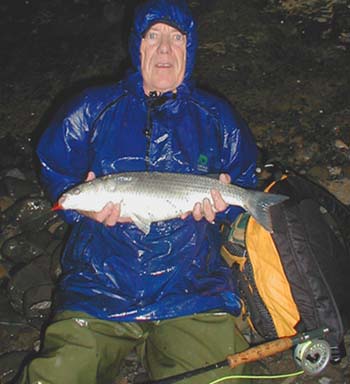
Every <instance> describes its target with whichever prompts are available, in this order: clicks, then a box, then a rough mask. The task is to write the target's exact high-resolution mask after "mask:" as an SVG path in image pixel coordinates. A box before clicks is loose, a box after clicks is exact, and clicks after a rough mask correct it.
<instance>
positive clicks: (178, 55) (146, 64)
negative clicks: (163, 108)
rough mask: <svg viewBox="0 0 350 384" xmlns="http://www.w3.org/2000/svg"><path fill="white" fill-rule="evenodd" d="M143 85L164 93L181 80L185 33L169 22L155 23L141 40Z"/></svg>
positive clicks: (184, 55) (171, 89)
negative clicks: (168, 23)
mask: <svg viewBox="0 0 350 384" xmlns="http://www.w3.org/2000/svg"><path fill="white" fill-rule="evenodd" d="M140 53H141V72H142V77H143V88H144V91H145V93H146V94H147V95H148V94H149V93H150V92H151V91H157V92H160V93H164V92H167V91H175V90H176V88H177V87H178V86H179V85H180V84H181V83H182V81H183V78H184V75H185V67H186V35H183V34H182V33H181V32H180V31H178V30H177V29H176V28H173V27H171V26H170V25H167V24H163V23H157V24H154V25H152V27H151V28H150V29H149V30H148V31H147V32H146V34H145V36H144V38H143V39H142V42H141V48H140Z"/></svg>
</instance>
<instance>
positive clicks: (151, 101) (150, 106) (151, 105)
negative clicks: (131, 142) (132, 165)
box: [143, 91, 163, 171]
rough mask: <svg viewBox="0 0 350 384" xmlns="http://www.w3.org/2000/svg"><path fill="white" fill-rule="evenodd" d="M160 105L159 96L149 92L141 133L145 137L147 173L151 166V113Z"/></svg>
mask: <svg viewBox="0 0 350 384" xmlns="http://www.w3.org/2000/svg"><path fill="white" fill-rule="evenodd" d="M162 103H163V100H162V98H161V96H158V94H157V92H156V91H151V92H150V93H149V97H148V98H147V122H146V128H145V129H144V131H143V133H144V134H145V137H146V155H145V162H146V171H149V168H150V164H151V160H150V151H151V137H152V130H153V121H152V112H153V111H154V109H155V107H157V106H159V105H161V104H162Z"/></svg>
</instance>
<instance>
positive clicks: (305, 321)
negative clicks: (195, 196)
mask: <svg viewBox="0 0 350 384" xmlns="http://www.w3.org/2000/svg"><path fill="white" fill-rule="evenodd" d="M266 190H268V191H270V192H273V193H279V194H283V195H287V196H289V200H287V201H285V202H283V203H281V204H279V205H277V206H274V207H273V208H272V209H271V215H272V224H273V228H274V232H273V233H272V234H271V233H269V232H267V231H266V230H265V229H264V228H262V227H261V226H260V225H259V224H258V223H257V222H256V220H254V219H253V218H252V217H250V216H249V215H247V214H242V215H241V216H240V217H239V218H238V219H237V220H236V221H235V223H233V224H232V225H230V226H229V227H225V228H224V230H223V235H224V241H223V246H222V248H221V253H222V255H223V257H224V258H225V260H226V261H227V262H228V263H229V265H231V266H232V269H233V273H234V274H235V277H236V279H237V284H238V289H239V292H240V294H241V299H242V303H243V308H244V316H245V317H246V318H247V319H248V323H249V324H250V326H251V330H252V334H253V336H254V335H255V341H256V342H261V341H262V340H273V339H276V338H280V337H288V336H293V335H295V334H296V333H299V332H305V331H311V330H314V329H318V328H321V327H327V328H329V330H330V332H329V333H328V335H327V336H326V340H327V341H328V343H329V344H330V347H331V351H332V352H331V360H332V361H333V362H337V361H340V359H341V358H342V357H343V356H345V349H344V342H343V337H344V333H345V329H346V328H347V327H348V318H349V313H350V311H349V307H350V252H349V244H350V242H349V233H350V210H349V208H348V207H347V206H345V205H344V204H342V203H341V202H340V201H339V200H338V199H337V198H336V197H335V196H333V195H332V194H331V193H329V192H328V191H327V190H326V189H325V188H323V187H321V186H320V185H318V184H315V183H314V182H312V181H310V180H308V179H306V178H304V177H302V176H300V175H297V174H292V173H290V174H287V175H282V176H281V177H280V178H279V179H278V180H277V181H274V182H273V183H272V184H270V185H269V186H268V188H267V189H266ZM253 344H254V338H253Z"/></svg>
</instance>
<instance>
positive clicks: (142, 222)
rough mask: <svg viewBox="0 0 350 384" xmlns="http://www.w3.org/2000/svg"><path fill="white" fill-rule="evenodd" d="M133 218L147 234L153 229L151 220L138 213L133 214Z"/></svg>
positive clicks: (138, 226)
mask: <svg viewBox="0 0 350 384" xmlns="http://www.w3.org/2000/svg"><path fill="white" fill-rule="evenodd" d="M131 219H132V221H133V222H134V224H135V225H136V227H137V228H138V229H139V230H141V231H142V232H143V233H144V234H145V235H148V234H149V232H150V230H151V222H150V221H147V220H145V219H144V218H141V217H140V216H137V215H135V214H134V215H131Z"/></svg>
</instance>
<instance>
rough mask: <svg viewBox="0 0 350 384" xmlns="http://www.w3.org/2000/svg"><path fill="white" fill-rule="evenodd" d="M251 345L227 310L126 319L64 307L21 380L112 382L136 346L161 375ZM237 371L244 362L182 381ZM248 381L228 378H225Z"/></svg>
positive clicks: (36, 383) (28, 383) (200, 382)
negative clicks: (159, 318) (105, 317)
mask: <svg viewBox="0 0 350 384" xmlns="http://www.w3.org/2000/svg"><path fill="white" fill-rule="evenodd" d="M247 347H248V345H247V343H246V341H245V340H244V338H243V337H242V336H241V334H240V333H239V332H238V331H237V329H236V327H235V320H234V317H233V316H231V315H228V314H221V313H220V314H214V313H204V314H198V315H194V316H187V317H180V318H176V319H170V320H162V321H155V322H154V321H145V322H132V323H128V322H114V321H105V320H99V319H95V318H92V317H90V316H88V315H86V314H84V313H79V312H63V313H61V314H59V315H57V316H56V317H55V318H54V320H53V322H52V323H51V324H50V325H49V326H48V328H47V330H46V333H45V339H44V343H43V348H42V351H41V352H40V353H39V355H38V356H37V357H36V358H34V359H33V360H32V361H31V362H30V363H28V365H27V366H26V367H25V368H24V370H23V373H22V377H21V381H20V383H21V384H95V383H98V384H112V383H114V382H115V380H116V378H117V377H118V374H119V372H120V368H121V365H122V363H123V360H124V358H125V357H126V356H127V355H128V354H129V352H130V351H131V350H132V349H133V348H136V350H137V352H138V355H139V357H140V359H141V360H142V362H143V364H144V366H145V368H146V369H147V371H148V373H149V375H150V378H151V379H152V380H159V379H161V378H164V377H168V376H173V375H176V374H179V373H182V372H184V371H189V370H192V369H196V368H199V367H202V366H205V365H208V364H213V363H216V362H218V361H222V360H224V359H225V357H226V356H227V355H229V354H233V353H235V352H239V351H241V350H243V349H246V348H247ZM237 374H247V370H246V367H244V366H241V367H238V368H236V369H235V370H230V369H229V368H227V367H225V368H218V369H216V370H215V371H210V372H206V373H202V374H200V375H197V376H193V377H191V378H188V379H184V380H181V381H179V384H209V383H210V382H212V381H213V380H215V379H218V378H221V377H224V376H229V375H237ZM249 382H250V381H249V380H246V379H245V380H225V384H226V383H239V384H241V383H249Z"/></svg>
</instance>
